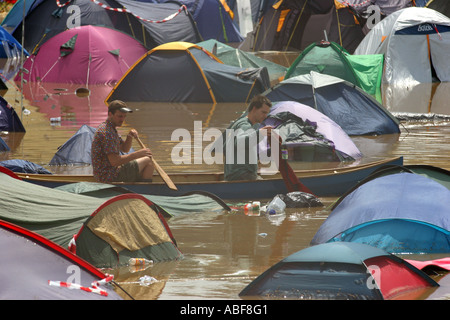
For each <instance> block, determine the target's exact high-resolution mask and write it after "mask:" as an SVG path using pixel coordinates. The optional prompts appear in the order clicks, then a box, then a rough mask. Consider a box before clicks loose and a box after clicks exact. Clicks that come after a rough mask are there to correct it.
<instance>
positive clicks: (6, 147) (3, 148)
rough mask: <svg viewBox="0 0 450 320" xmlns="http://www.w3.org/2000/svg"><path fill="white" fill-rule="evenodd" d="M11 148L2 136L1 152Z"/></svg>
mask: <svg viewBox="0 0 450 320" xmlns="http://www.w3.org/2000/svg"><path fill="white" fill-rule="evenodd" d="M9 150H11V149H10V148H9V147H8V145H7V144H6V142H5V141H3V139H2V138H0V152H5V151H9Z"/></svg>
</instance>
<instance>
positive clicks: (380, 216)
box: [311, 172, 450, 253]
mask: <svg viewBox="0 0 450 320" xmlns="http://www.w3.org/2000/svg"><path fill="white" fill-rule="evenodd" d="M333 241H347V242H359V243H364V244H369V245H371V246H374V247H378V248H381V249H383V250H385V251H387V252H391V253H443V252H445V253H448V252H450V190H449V189H448V188H446V187H445V186H444V185H442V184H441V183H439V182H436V181H435V180H433V179H430V178H428V177H426V176H423V175H420V174H415V173H408V172H402V173H396V174H389V175H386V176H381V177H378V178H375V179H373V180H369V181H367V182H365V183H364V184H362V185H360V186H359V187H358V188H356V189H355V190H354V191H353V192H350V193H349V194H348V195H347V196H345V197H344V198H343V199H341V202H340V203H339V204H338V205H337V206H336V207H335V209H334V210H332V212H331V213H330V215H329V216H328V218H327V219H326V220H325V222H324V223H323V224H322V225H321V226H320V228H319V230H318V231H317V233H316V234H315V236H314V238H313V239H312V241H311V244H320V243H325V242H333Z"/></svg>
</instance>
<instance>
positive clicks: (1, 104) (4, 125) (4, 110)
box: [0, 97, 26, 132]
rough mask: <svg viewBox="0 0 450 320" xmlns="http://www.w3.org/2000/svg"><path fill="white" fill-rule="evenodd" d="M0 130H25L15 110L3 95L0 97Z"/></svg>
mask: <svg viewBox="0 0 450 320" xmlns="http://www.w3.org/2000/svg"><path fill="white" fill-rule="evenodd" d="M0 131H8V132H25V131H26V130H25V128H24V126H23V124H22V121H21V120H20V118H19V116H18V114H17V112H16V110H14V108H13V107H12V106H11V105H10V104H9V103H8V102H7V101H6V100H5V99H4V98H3V97H0Z"/></svg>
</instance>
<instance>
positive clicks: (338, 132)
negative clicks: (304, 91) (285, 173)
mask: <svg viewBox="0 0 450 320" xmlns="http://www.w3.org/2000/svg"><path fill="white" fill-rule="evenodd" d="M265 125H271V126H273V127H275V128H276V129H278V130H279V135H280V136H281V137H282V138H283V142H284V144H285V145H286V146H287V147H288V150H289V149H291V150H292V151H291V153H292V154H293V155H292V159H291V160H297V161H352V160H356V159H360V158H361V157H362V154H361V152H360V151H359V150H358V148H357V147H356V146H355V144H354V143H353V141H352V140H351V139H350V137H349V136H348V135H347V134H346V133H345V132H344V130H342V128H341V127H339V125H337V124H336V123H335V122H334V121H332V120H331V119H329V118H328V117H327V116H325V115H324V114H322V113H320V112H319V111H317V110H314V109H312V108H311V107H308V106H306V105H303V104H301V103H298V102H295V101H284V102H279V103H276V104H274V106H273V107H272V110H271V111H270V113H269V115H268V117H267V118H266V119H265V120H264V121H263V123H262V124H261V126H262V127H263V126H265ZM259 149H260V152H262V151H265V150H266V149H267V141H266V140H263V141H262V142H261V144H260V148H259Z"/></svg>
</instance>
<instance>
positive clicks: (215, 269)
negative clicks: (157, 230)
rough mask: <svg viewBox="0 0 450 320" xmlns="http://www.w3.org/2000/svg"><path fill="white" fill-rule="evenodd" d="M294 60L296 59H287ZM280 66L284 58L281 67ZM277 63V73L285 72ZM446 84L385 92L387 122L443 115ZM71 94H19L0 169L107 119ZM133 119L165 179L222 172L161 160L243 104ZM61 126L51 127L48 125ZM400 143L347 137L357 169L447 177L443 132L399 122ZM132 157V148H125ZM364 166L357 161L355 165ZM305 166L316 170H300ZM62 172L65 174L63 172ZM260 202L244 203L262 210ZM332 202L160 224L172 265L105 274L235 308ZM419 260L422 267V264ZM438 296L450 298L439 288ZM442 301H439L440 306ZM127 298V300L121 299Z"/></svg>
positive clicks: (47, 154) (70, 89) (138, 110)
mask: <svg viewBox="0 0 450 320" xmlns="http://www.w3.org/2000/svg"><path fill="white" fill-rule="evenodd" d="M295 57H296V55H295ZM283 59H285V57H283V58H282V59H281V58H280V60H283ZM286 64H287V63H285V64H284V65H286ZM7 84H8V86H9V90H8V92H7V93H6V94H5V99H6V100H7V101H8V102H9V103H10V104H12V105H13V106H14V107H15V108H16V110H20V105H21V101H20V94H19V93H18V91H17V89H16V87H15V85H13V84H11V83H10V82H8V83H7ZM448 85H449V84H447V83H441V84H423V85H418V86H416V87H414V88H407V89H404V90H403V91H402V89H398V88H394V89H392V88H390V89H386V90H389V91H385V93H384V100H383V101H384V103H385V106H386V107H387V108H388V109H389V110H390V111H395V112H416V113H429V112H431V113H439V114H447V115H450V110H449V106H448V100H449V99H448V98H447V95H448V94H449V92H450V91H449V88H448ZM77 88H78V86H72V85H67V84H51V85H50V84H45V85H44V84H33V83H27V84H26V85H25V86H24V89H25V92H24V93H25V100H24V101H23V104H24V107H25V108H26V109H28V110H30V112H31V113H30V114H29V115H23V116H22V119H23V120H22V122H23V124H24V126H25V128H26V130H27V132H26V133H25V134H23V133H21V134H15V133H8V134H2V138H3V139H4V140H5V142H6V143H7V144H8V146H10V148H11V151H10V152H5V153H1V154H0V158H1V159H2V160H3V159H25V160H29V161H32V162H35V163H38V164H41V165H46V164H48V162H49V161H50V160H51V158H52V157H53V155H54V153H55V152H56V150H57V148H58V147H59V146H60V145H62V144H63V143H64V142H65V141H67V140H68V139H69V138H70V137H71V136H72V135H73V134H74V133H75V132H76V131H77V130H78V129H79V127H80V126H81V125H83V124H88V125H91V126H94V127H95V126H97V125H98V124H99V123H100V122H102V121H103V120H104V119H105V118H106V113H107V110H106V106H105V104H104V99H105V98H106V96H107V94H108V93H109V90H110V88H109V87H107V86H89V89H90V90H91V94H90V96H89V97H81V98H80V97H77V96H76V95H75V90H76V89H77ZM130 106H131V107H132V108H133V109H134V110H135V112H133V113H132V114H130V115H129V116H128V117H127V123H126V125H125V126H124V128H121V129H120V130H119V131H120V132H125V131H127V130H128V129H129V128H131V127H133V128H136V129H137V130H138V131H139V132H140V134H141V136H142V138H143V139H142V140H143V141H144V143H145V144H146V145H149V146H150V147H151V148H152V150H153V152H154V154H155V157H156V159H157V161H158V163H159V164H160V165H161V166H162V167H163V168H164V169H165V170H166V171H167V172H169V173H170V172H185V171H202V172H208V171H218V170H222V167H221V166H210V165H205V164H198V165H196V164H191V165H174V164H173V162H172V161H171V159H170V153H171V149H172V146H173V145H174V144H175V143H177V142H176V141H171V136H172V133H173V131H174V130H176V129H178V128H183V129H186V130H188V131H189V132H192V131H193V130H194V122H195V121H199V122H201V124H202V130H207V129H208V128H218V129H224V128H226V127H227V126H228V124H229V123H230V121H232V120H234V119H236V118H237V117H238V116H239V115H240V114H241V113H242V112H243V111H244V110H245V108H246V106H245V105H244V104H240V103H232V104H227V103H223V104H217V105H212V104H170V103H130ZM58 117H60V118H61V121H59V122H53V123H52V121H50V119H51V118H58ZM401 130H402V132H401V134H399V135H398V134H396V135H382V136H369V137H352V139H353V141H354V142H355V144H356V145H357V147H358V148H359V149H360V150H361V151H362V153H363V154H364V156H365V159H378V158H385V157H390V156H403V157H404V160H405V163H406V164H430V165H435V166H439V167H443V168H445V169H448V170H450V144H449V143H448V137H449V136H450V123H448V122H445V121H433V122H411V121H409V122H403V123H402V125H401ZM133 147H134V148H139V145H137V144H136V145H133ZM364 161H365V160H364ZM301 165H302V166H305V165H306V166H308V165H309V166H311V167H313V166H314V165H315V164H301ZM64 169H67V170H71V169H73V168H64ZM267 200H268V199H248V201H261V203H262V204H263V203H265V202H266V201H267ZM334 200H336V199H321V201H322V203H324V204H325V207H324V208H319V209H302V210H295V209H289V210H288V212H287V214H286V216H283V217H280V219H278V220H277V221H273V220H274V219H268V218H267V217H266V216H264V215H261V216H247V215H245V214H244V212H243V208H242V206H243V203H233V202H231V203H229V205H230V206H233V207H236V208H237V210H235V211H232V212H230V213H223V212H220V213H217V212H208V213H201V214H195V213H192V214H189V215H185V216H179V217H177V218H172V219H170V220H169V221H168V224H169V226H170V228H171V229H172V232H173V234H174V236H175V238H176V239H177V243H178V245H179V247H180V250H181V251H182V252H183V253H184V254H185V258H184V259H183V260H181V261H178V262H176V263H173V264H172V263H169V264H165V263H162V264H159V263H158V264H157V265H155V266H153V267H151V268H148V269H146V270H142V271H138V272H131V271H130V270H128V269H127V268H124V269H117V270H107V272H112V273H114V274H115V275H116V281H118V282H119V284H120V285H121V286H123V287H124V289H125V290H126V291H127V292H129V293H130V294H132V295H133V296H134V297H135V298H136V299H184V298H189V299H197V298H199V299H211V298H215V299H236V298H238V296H237V295H238V293H239V292H240V291H241V290H242V289H243V288H244V287H245V286H246V285H247V284H248V283H249V282H250V281H251V280H253V279H254V278H255V277H256V276H258V275H259V274H260V273H262V272H263V271H265V270H266V269H267V268H269V267H270V266H271V265H273V264H274V263H277V262H278V261H280V260H281V259H283V258H284V257H286V256H287V255H289V254H292V253H294V252H296V251H298V250H301V249H303V248H305V247H307V246H309V243H310V241H311V239H312V238H313V236H314V234H315V233H316V231H317V229H318V228H319V226H320V225H321V224H322V222H323V221H324V219H326V217H327V215H328V214H329V211H327V209H326V208H327V207H328V205H330V204H331V203H332V202H333V201H334ZM426 258H427V257H422V259H426ZM146 275H148V276H153V277H154V278H156V279H158V280H159V282H158V283H155V284H152V285H149V286H145V285H144V286H143V285H142V284H141V283H140V280H139V279H140V278H141V277H143V276H146ZM446 292H447V293H448V292H450V289H448V287H447V291H446ZM443 295H445V293H442V294H441V295H440V296H439V297H442V296H443ZM123 296H124V297H125V298H126V295H123Z"/></svg>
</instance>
